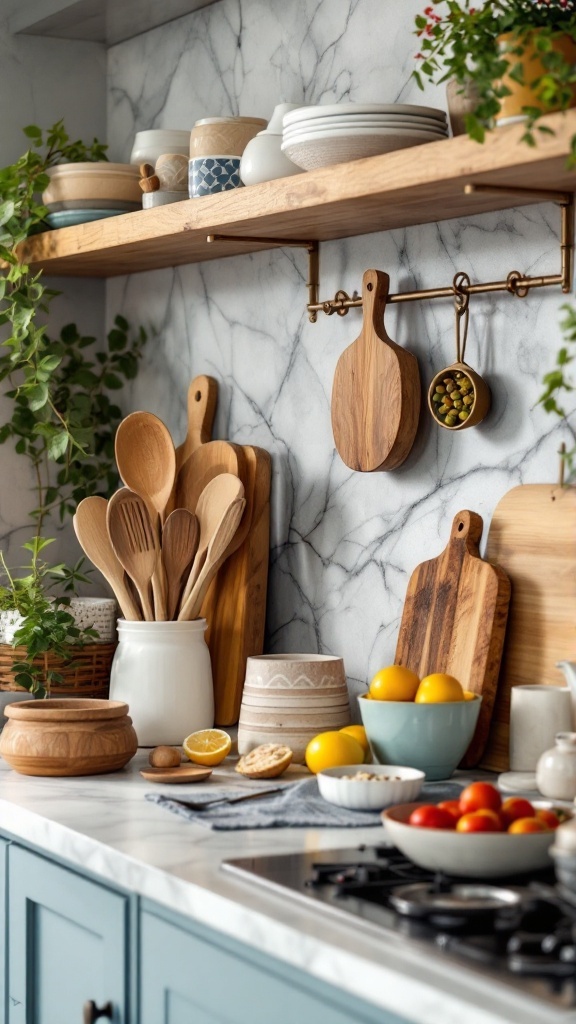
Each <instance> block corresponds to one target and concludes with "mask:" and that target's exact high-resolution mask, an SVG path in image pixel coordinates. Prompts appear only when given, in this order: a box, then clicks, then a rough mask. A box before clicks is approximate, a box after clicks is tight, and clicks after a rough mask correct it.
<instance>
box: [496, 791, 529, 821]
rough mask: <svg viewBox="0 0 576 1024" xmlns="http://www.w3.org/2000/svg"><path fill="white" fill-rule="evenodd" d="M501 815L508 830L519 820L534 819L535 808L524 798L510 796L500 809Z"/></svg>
mask: <svg viewBox="0 0 576 1024" xmlns="http://www.w3.org/2000/svg"><path fill="white" fill-rule="evenodd" d="M500 814H501V815H502V820H503V822H504V825H505V827H506V828H508V825H511V824H512V822H513V821H516V819H517V818H533V817H534V808H533V806H532V804H531V803H530V801H529V800H526V799H525V798H524V797H523V796H509V797H507V798H506V800H504V802H503V804H502V807H501V808H500Z"/></svg>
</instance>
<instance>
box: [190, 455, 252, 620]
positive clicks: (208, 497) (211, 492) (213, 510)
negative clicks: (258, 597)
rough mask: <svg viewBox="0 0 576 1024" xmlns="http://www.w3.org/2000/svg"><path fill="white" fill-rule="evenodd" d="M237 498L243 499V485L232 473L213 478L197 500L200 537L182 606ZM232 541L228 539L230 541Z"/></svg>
mask: <svg viewBox="0 0 576 1024" xmlns="http://www.w3.org/2000/svg"><path fill="white" fill-rule="evenodd" d="M239 498H244V485H243V483H242V481H241V480H239V479H238V477H237V476H234V474H233V473H220V474H219V475H218V476H216V477H214V479H213V480H211V481H210V483H209V484H206V487H205V488H204V490H203V491H202V493H201V495H200V497H199V498H198V502H197V504H196V518H197V519H198V527H199V530H200V537H199V540H198V547H197V550H196V555H195V558H194V562H193V565H192V568H191V570H190V575H189V578H188V581H187V583H186V586H185V588H184V593H183V595H182V605H184V603H185V602H186V601H187V599H188V597H189V595H190V593H191V591H192V588H193V586H194V584H195V583H196V580H197V579H198V577H199V575H200V572H201V570H202V567H203V565H204V561H205V559H206V554H207V551H208V547H209V545H210V542H211V540H212V537H213V536H214V533H215V531H216V529H217V527H218V524H219V523H220V520H221V519H222V515H223V514H224V512H225V511H226V509H227V508H228V507H229V506H230V504H231V503H232V502H233V501H236V500H238V499H239ZM232 539H233V538H230V541H232ZM231 553H232V551H231V550H230V552H229V554H231Z"/></svg>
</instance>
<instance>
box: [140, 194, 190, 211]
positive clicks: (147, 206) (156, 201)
mask: <svg viewBox="0 0 576 1024" xmlns="http://www.w3.org/2000/svg"><path fill="white" fill-rule="evenodd" d="M183 199H188V190H186V192H164V191H163V189H158V190H157V191H156V192H143V193H142V209H143V210H153V209H155V207H156V206H169V205H170V203H181V202H182V200H183Z"/></svg>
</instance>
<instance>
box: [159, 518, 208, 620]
mask: <svg viewBox="0 0 576 1024" xmlns="http://www.w3.org/2000/svg"><path fill="white" fill-rule="evenodd" d="M199 537H200V527H199V525H198V519H197V518H196V516H195V515H194V513H193V512H190V511H189V510H188V509H187V508H175V509H174V511H173V512H171V513H170V515H169V516H168V518H167V520H166V522H165V523H164V529H163V530H162V562H163V565H164V572H165V574H166V582H167V591H166V617H167V618H168V619H173V618H174V617H175V615H176V612H177V610H178V603H179V601H180V595H181V594H182V589H183V587H184V582H185V580H187V579H188V577H189V575H190V569H191V568H192V563H193V561H194V556H195V554H196V551H197V548H198V540H199Z"/></svg>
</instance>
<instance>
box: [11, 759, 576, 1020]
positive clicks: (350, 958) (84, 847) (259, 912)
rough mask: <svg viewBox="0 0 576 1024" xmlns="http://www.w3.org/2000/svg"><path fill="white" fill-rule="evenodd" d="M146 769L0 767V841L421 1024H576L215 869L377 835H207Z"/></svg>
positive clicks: (216, 775) (364, 831)
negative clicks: (31, 772) (174, 808)
mask: <svg viewBox="0 0 576 1024" xmlns="http://www.w3.org/2000/svg"><path fill="white" fill-rule="evenodd" d="M145 764H147V752H144V751H139V752H138V754H137V755H136V757H135V758H134V760H133V761H132V762H131V763H130V765H129V766H128V767H127V768H126V769H124V770H123V771H121V772H116V773H114V774H112V775H102V776H93V777H87V778H73V779H63V778H59V779H49V778H31V777H27V776H24V775H18V774H17V773H16V772H13V771H11V770H10V769H9V768H8V766H7V765H6V764H5V763H4V762H1V761H0V830H2V831H4V832H8V833H11V834H12V835H14V836H16V837H19V838H21V839H22V840H24V841H27V842H29V843H32V844H35V845H36V846H38V847H40V848H42V849H43V850H45V851H46V852H48V853H50V854H53V855H54V856H56V857H59V858H62V859H64V860H65V861H68V862H69V863H70V864H72V865H77V866H78V867H79V868H81V869H84V870H88V871H91V872H93V873H95V874H96V875H98V876H100V877H101V878H103V879H104V880H107V881H109V882H111V883H113V884H114V885H116V886H120V887H122V888H124V889H126V890H129V891H132V892H136V893H139V894H140V895H141V896H145V897H148V898H150V899H152V900H155V901H157V902H158V903H160V904H162V905H164V906H166V907H168V908H171V909H172V910H174V911H177V912H179V913H181V914H185V915H187V916H189V917H190V918H192V919H194V920H195V921H198V922H204V923H205V924H206V925H209V926H210V927H212V928H215V929H216V930H219V931H221V932H223V933H226V934H228V935H230V936H232V937H233V938H235V939H238V940H240V941H242V942H244V943H246V944H248V945H251V946H254V947H256V948H258V949H260V950H262V951H264V952H266V953H269V954H270V955H272V956H276V957H278V958H279V959H281V960H284V961H285V962H288V963H290V964H292V965H293V966H295V967H299V968H302V969H303V970H305V971H307V972H309V973H310V974H312V975H314V976H316V977H318V978H321V979H323V980H324V981H326V982H328V983H331V984H333V985H336V986H339V987H340V988H343V989H345V990H347V991H349V992H350V993H352V994H354V995H357V996H358V997H360V998H363V999H366V1000H367V1001H369V1002H371V1003H374V1004H375V1005H377V1006H380V1007H382V1008H384V1009H388V1010H390V1011H393V1012H394V1013H396V1014H398V1015H399V1016H401V1017H406V1018H407V1019H408V1020H411V1021H412V1020H413V1021H415V1022H418V1024H495V1022H502V1024H503V1022H506V1024H517V1022H518V1021H519V1020H522V1022H523V1024H542V1021H544V1020H546V1024H576V1010H560V1009H551V1008H550V1007H549V1006H548V1007H545V1006H544V1004H543V1003H540V1002H536V1001H535V1000H534V999H533V998H530V999H529V998H527V997H526V996H524V994H523V993H522V990H521V988H519V989H518V990H516V989H513V988H511V987H509V986H508V985H505V984H503V983H502V984H500V983H498V982H493V981H492V979H491V980H490V983H489V984H488V983H487V981H486V978H485V976H482V975H481V974H479V973H478V972H476V971H475V970H474V969H473V968H472V967H468V966H467V965H462V964H454V963H453V962H452V963H450V962H447V961H446V960H444V959H442V956H441V954H439V953H438V954H437V953H435V952H434V951H433V950H431V949H430V948H429V947H426V949H423V947H422V946H418V945H417V944H416V943H414V942H412V941H411V940H408V939H404V938H403V937H402V936H399V935H397V934H394V935H392V934H387V933H386V932H378V933H377V932H376V931H375V929H373V928H372V927H371V926H370V925H364V924H363V923H362V922H361V921H359V920H358V919H356V918H352V917H351V918H350V921H349V923H348V922H346V923H343V922H342V919H341V918H338V917H336V916H334V915H333V914H331V913H330V911H329V909H324V908H323V907H322V906H317V907H311V908H308V907H307V906H306V905H304V903H302V904H300V903H299V902H298V901H297V900H294V899H290V898H288V897H286V898H285V897H283V896H280V895H278V896H276V895H273V894H272V893H268V892H266V891H265V890H263V889H261V888H260V887H258V886H257V885H252V884H250V883H248V882H242V881H241V880H238V879H235V878H234V877H233V876H231V875H230V874H228V873H226V872H223V871H222V870H221V868H220V864H221V862H222V860H225V859H230V858H232V857H244V856H252V855H258V854H273V853H283V852H291V851H296V850H313V849H330V848H335V847H343V846H354V845H358V844H360V843H363V842H366V843H372V844H373V843H375V842H376V843H378V842H382V840H383V838H384V835H383V833H382V832H380V830H379V829H378V828H368V827H367V828H355V829H332V828H329V829H327V828H324V829H321V828H320V829H311V828H307V829H267V830H259V831H240V832H238V831H235V832H216V831H211V830H209V829H205V828H202V827H201V826H198V825H194V824H191V823H190V822H188V821H186V820H185V819H183V818H181V817H179V816H178V815H175V814H172V813H170V812H169V811H167V810H166V809H163V808H161V807H159V806H157V805H156V804H154V803H152V802H150V801H147V800H145V799H144V796H145V794H146V793H149V792H151V791H152V790H153V791H155V792H156V791H159V792H163V793H167V794H172V795H174V796H178V795H180V796H182V795H183V791H185V792H186V794H190V793H191V791H192V787H189V786H186V787H183V786H181V785H178V786H175V785H172V786H164V785H163V786H155V785H153V784H151V783H149V782H145V780H144V779H143V778H142V777H141V776H140V774H139V768H141V767H143V766H144V765H145ZM230 771H231V769H230V768H225V767H223V766H221V767H219V768H216V769H215V770H214V772H213V775H212V778H211V779H210V781H209V783H205V784H198V783H197V784H195V785H194V787H193V792H194V793H195V794H196V793H198V792H200V791H201V790H203V789H205V788H206V786H207V785H208V786H210V787H212V786H213V785H214V784H215V783H216V784H217V783H218V782H219V781H220V782H221V781H225V782H226V783H227V784H228V785H229V784H230V783H231V782H232V781H233V780H234V781H235V782H236V783H237V784H239V785H243V782H242V780H241V779H239V777H238V776H237V775H236V776H234V773H233V772H232V777H231V775H230ZM295 777H298V773H297V772H295ZM287 778H289V776H284V777H283V779H287Z"/></svg>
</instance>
